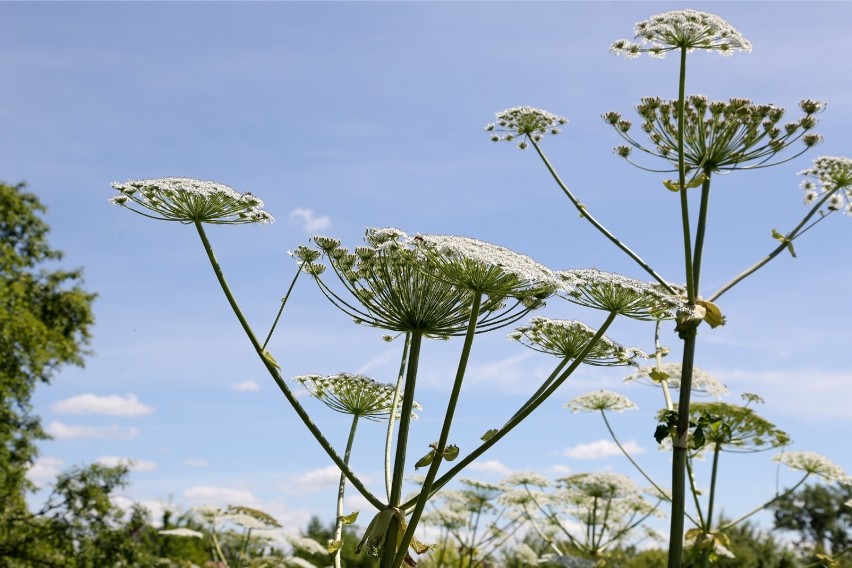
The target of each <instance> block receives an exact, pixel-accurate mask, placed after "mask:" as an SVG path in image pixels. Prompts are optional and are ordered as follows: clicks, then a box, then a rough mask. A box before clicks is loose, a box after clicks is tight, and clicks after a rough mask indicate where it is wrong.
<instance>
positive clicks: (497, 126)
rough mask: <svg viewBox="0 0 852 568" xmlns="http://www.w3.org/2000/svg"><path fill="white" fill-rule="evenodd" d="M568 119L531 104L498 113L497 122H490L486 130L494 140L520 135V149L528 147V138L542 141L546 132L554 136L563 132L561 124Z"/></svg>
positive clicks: (506, 140)
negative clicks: (530, 105)
mask: <svg viewBox="0 0 852 568" xmlns="http://www.w3.org/2000/svg"><path fill="white" fill-rule="evenodd" d="M567 122H568V119H567V118H565V117H564V116H558V115H555V114H553V113H551V112H547V111H546V110H542V109H538V108H533V107H529V106H522V107H514V108H510V109H506V110H504V111H500V112H498V113H497V122H496V123H491V124H488V125H487V126H486V127H485V131H486V132H490V133H491V141H492V142H501V141H503V142H512V141H513V140H515V139H516V138H518V137H521V138H522V140H520V141H519V142H518V149H519V150H525V149H526V148H527V139H531V140H532V141H533V142H540V141H541V139H542V138H543V137H544V136H545V135H546V134H551V135H553V136H555V135H557V134H559V133H560V132H561V130H560V128H559V127H560V126H562V125H564V124H567Z"/></svg>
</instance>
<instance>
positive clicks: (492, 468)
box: [467, 460, 512, 477]
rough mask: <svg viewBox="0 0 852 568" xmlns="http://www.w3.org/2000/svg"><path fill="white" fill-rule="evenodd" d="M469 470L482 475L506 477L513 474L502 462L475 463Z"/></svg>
mask: <svg viewBox="0 0 852 568" xmlns="http://www.w3.org/2000/svg"><path fill="white" fill-rule="evenodd" d="M467 468H468V469H469V470H471V471H480V472H482V473H493V474H494V475H500V476H503V477H506V476H508V475H511V474H512V469H511V468H510V467H509V466H507V465H506V464H504V463H503V462H501V461H500V460H486V461H482V462H473V463H472V464H470V465H469V466H467Z"/></svg>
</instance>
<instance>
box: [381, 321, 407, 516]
mask: <svg viewBox="0 0 852 568" xmlns="http://www.w3.org/2000/svg"><path fill="white" fill-rule="evenodd" d="M410 346H411V333H406V334H405V344H404V345H403V347H402V359H401V360H400V362H399V373H398V374H397V379H396V390H395V391H394V393H393V403H392V404H391V408H393V409H396V408H397V407H398V406H399V399H400V396H401V393H402V385H403V384H404V382H405V369H406V366H407V364H408V350H409V347H410ZM395 424H396V412H391V414H390V416H388V430H387V435H386V436H385V491H386V492H387V497H388V500H389V501H390V496H391V476H392V475H393V474H392V472H391V452H392V451H393V429H394V428H393V427H394V425H395Z"/></svg>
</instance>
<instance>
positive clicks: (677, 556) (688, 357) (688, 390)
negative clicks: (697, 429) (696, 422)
mask: <svg viewBox="0 0 852 568" xmlns="http://www.w3.org/2000/svg"><path fill="white" fill-rule="evenodd" d="M686 51H687V50H686V47H681V48H680V76H679V78H678V106H677V153H678V157H677V161H678V168H677V169H678V184H679V188H680V191H679V193H680V209H681V224H682V225H683V251H684V266H685V272H686V295H687V303H688V305H689V307H690V308H692V307H694V306H695V299H696V296H697V295H698V283H697V282H696V280H695V274H694V272H693V258H692V237H691V232H690V228H689V202H688V199H687V189H686V163H685V155H684V149H683V145H684V131H683V128H684V110H685V108H684V107H685V103H686V101H685V99H686ZM704 213H705V214H706V210H705V211H704ZM699 225H700V226H702V231H703V226H704V222H703V221H699ZM702 239H703V232H702ZM699 263H700V261H699ZM696 327H697V326H696ZM695 333H696V332H695V329H694V328H691V329H687V330H685V331H684V332H682V333H681V337H682V338H683V364H682V374H681V378H680V397H679V401H678V420H677V432H676V434H675V438H674V440H673V446H674V447H673V451H672V509H671V525H670V530H669V556H668V568H680V567H681V564H682V563H683V526H684V514H685V512H686V499H685V498H686V479H685V477H686V460H687V455H686V452H687V442H688V436H689V399H690V395H691V394H692V369H693V367H694V365H695Z"/></svg>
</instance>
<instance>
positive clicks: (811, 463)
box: [772, 452, 852, 483]
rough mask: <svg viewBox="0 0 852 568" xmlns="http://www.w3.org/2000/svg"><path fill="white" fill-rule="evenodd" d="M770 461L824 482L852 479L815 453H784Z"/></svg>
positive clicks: (843, 481) (848, 481)
mask: <svg viewBox="0 0 852 568" xmlns="http://www.w3.org/2000/svg"><path fill="white" fill-rule="evenodd" d="M772 461H775V462H778V463H783V464H784V465H786V466H787V467H789V468H791V469H798V470H800V471H804V472H805V473H807V474H809V475H816V476H817V477H821V478H822V479H824V480H825V481H838V482H840V483H850V482H852V478H850V476H848V475H846V472H845V471H843V468H842V467H840V466H839V465H837V464H835V463H834V462H832V461H831V460H829V459H828V458H827V457H825V456H823V455H821V454H818V453H816V452H784V453H782V454H778V455H777V456H775V457H773V458H772Z"/></svg>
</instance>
